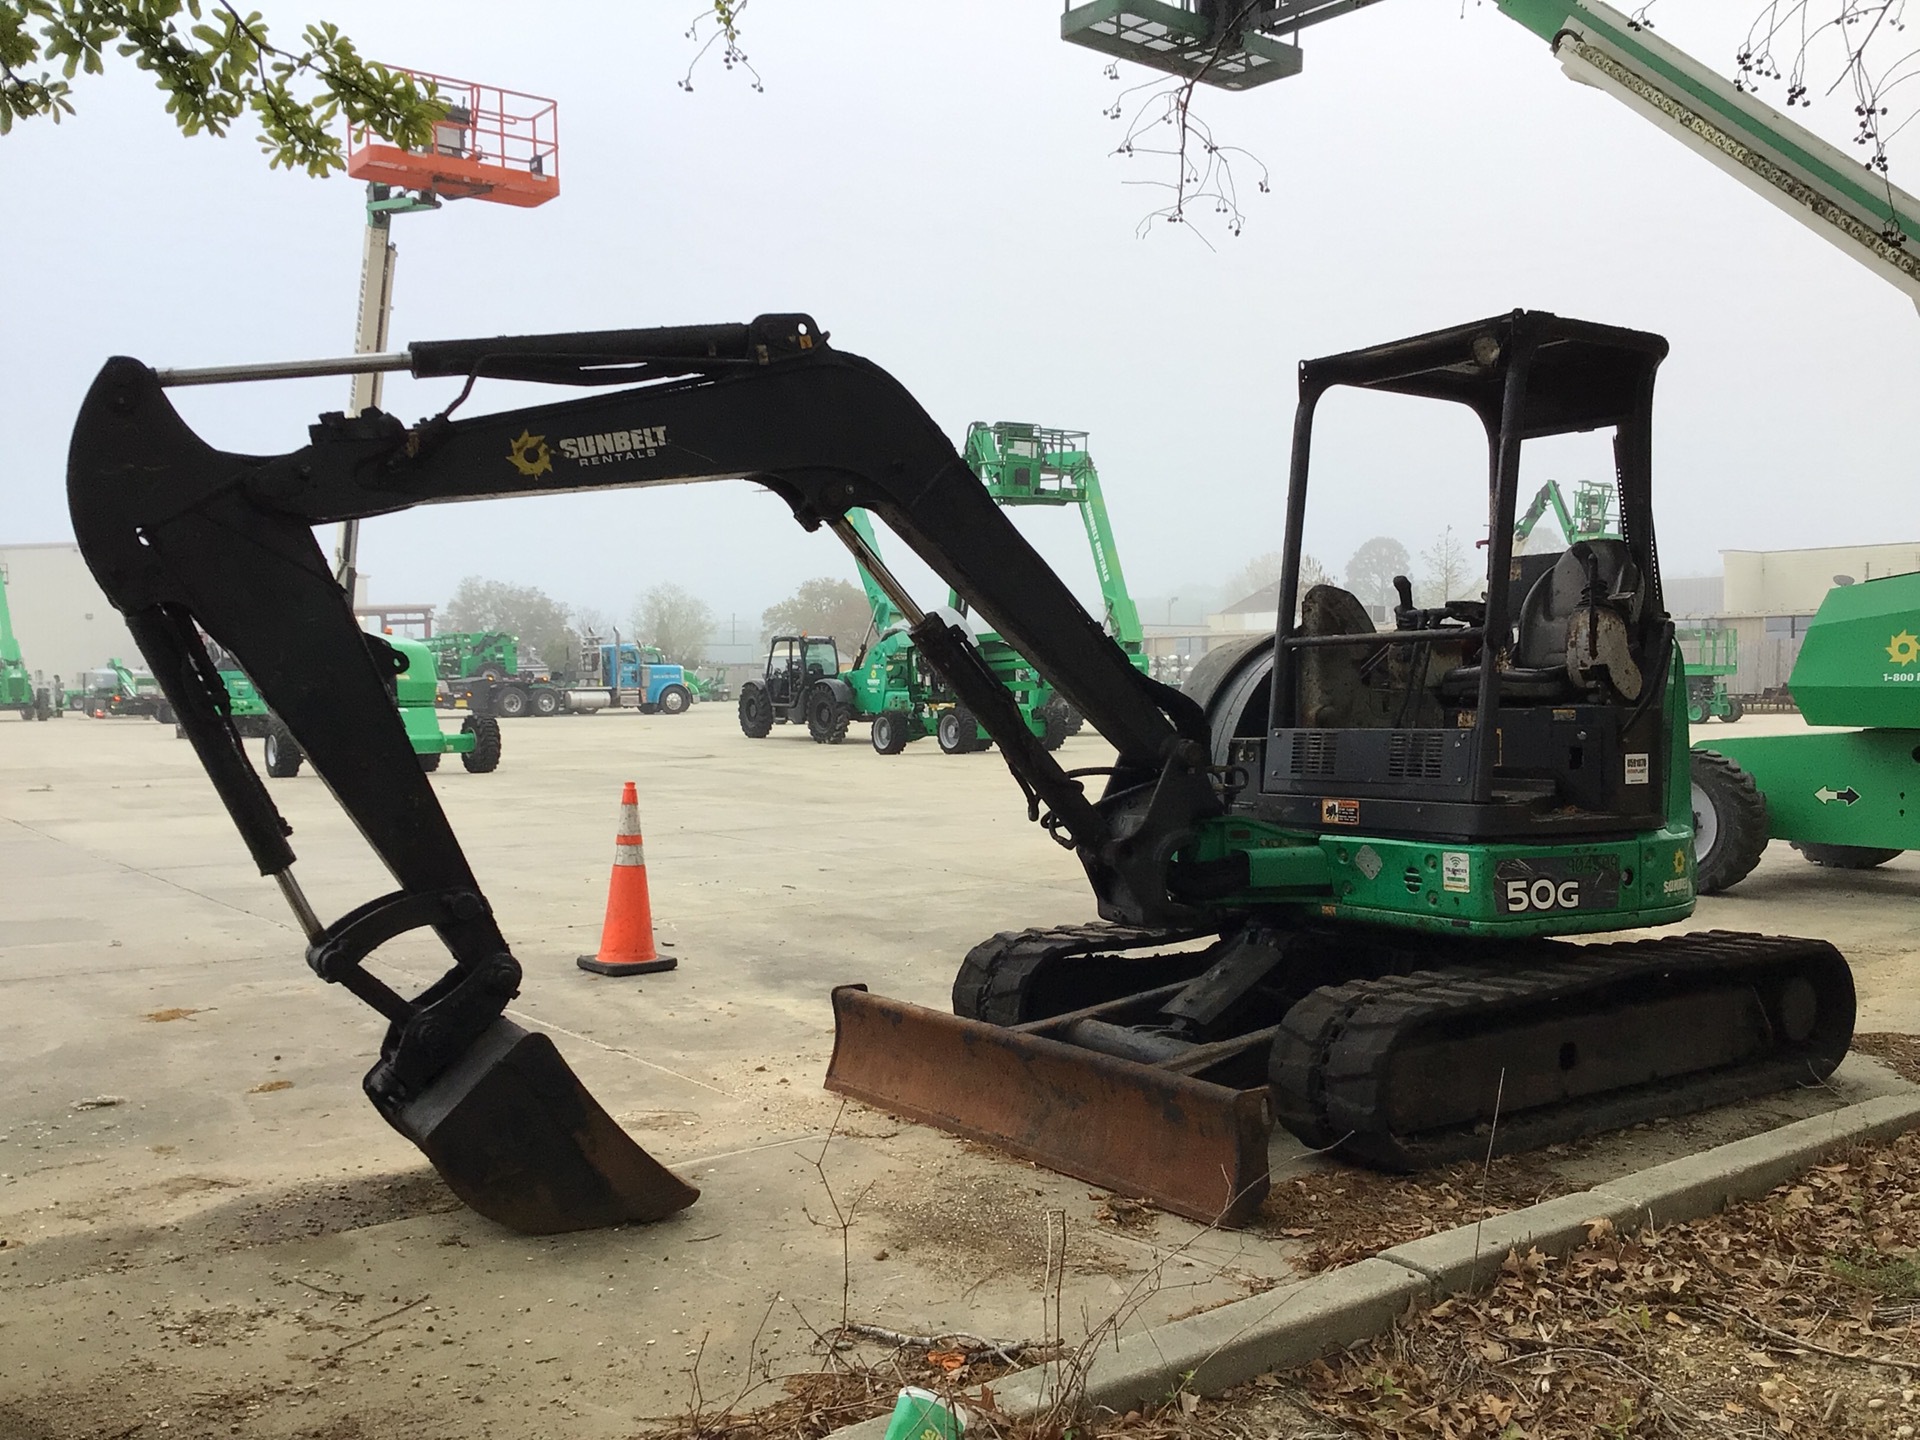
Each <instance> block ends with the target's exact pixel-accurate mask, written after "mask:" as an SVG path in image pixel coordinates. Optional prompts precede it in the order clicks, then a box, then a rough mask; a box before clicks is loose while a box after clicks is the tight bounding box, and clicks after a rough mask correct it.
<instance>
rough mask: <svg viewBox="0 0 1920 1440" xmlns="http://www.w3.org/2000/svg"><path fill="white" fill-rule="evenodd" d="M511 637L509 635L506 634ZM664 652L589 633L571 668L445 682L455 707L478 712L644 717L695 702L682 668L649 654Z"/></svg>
mask: <svg viewBox="0 0 1920 1440" xmlns="http://www.w3.org/2000/svg"><path fill="white" fill-rule="evenodd" d="M507 638H511V637H507ZM649 652H651V654H653V655H658V654H659V653H660V652H659V651H657V650H653V649H652V647H651V646H641V645H638V644H635V643H634V642H633V641H631V640H622V639H621V638H620V637H619V635H618V633H616V634H615V635H614V636H613V638H612V639H610V640H603V639H601V638H600V637H599V636H598V635H594V634H592V633H591V632H589V633H588V635H587V636H586V637H585V638H584V639H583V640H582V641H581V644H580V657H579V665H578V668H577V669H576V670H574V671H572V672H564V671H527V672H522V673H517V674H506V675H503V676H501V677H499V678H494V677H490V676H486V675H478V674H476V675H471V676H467V677H464V678H459V679H451V680H446V679H443V682H442V683H443V684H444V685H445V687H446V691H447V694H448V696H449V698H450V700H451V701H452V703H454V704H456V705H462V704H463V705H465V706H466V708H467V709H469V710H471V711H472V712H473V713H474V714H476V715H492V716H498V717H499V718H501V719H506V720H512V719H517V718H519V717H520V716H522V715H539V716H547V715H591V714H594V713H595V712H597V711H601V710H637V711H639V712H640V713H641V714H643V715H653V714H661V715H680V714H683V713H685V712H686V711H687V710H688V709H689V708H690V707H691V706H692V704H693V690H692V688H691V687H690V686H689V685H688V683H687V672H686V669H685V667H684V666H680V665H675V664H671V663H668V662H665V661H661V660H653V659H649V658H648V654H649Z"/></svg>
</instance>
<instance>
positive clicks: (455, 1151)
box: [381, 1020, 700, 1235]
mask: <svg viewBox="0 0 1920 1440" xmlns="http://www.w3.org/2000/svg"><path fill="white" fill-rule="evenodd" d="M381 1108H382V1113H383V1114H385V1115H386V1117H387V1120H388V1121H389V1122H390V1123H391V1124H392V1125H393V1128H394V1129H396V1130H398V1131H399V1132H400V1133H401V1134H402V1135H404V1136H406V1137H407V1138H408V1139H409V1140H411V1141H413V1143H414V1144H416V1145H418V1146H419V1147H420V1148H421V1149H422V1150H423V1151H425V1152H426V1156H427V1158H428V1159H429V1160H431V1161H432V1162H433V1168H434V1169H436V1170H438V1171H439V1172H440V1175H441V1178H442V1179H444V1180H445V1181H446V1182H447V1185H448V1186H449V1187H450V1188H451V1189H452V1190H453V1193H454V1194H456V1195H458V1196H459V1197H460V1198H461V1199H462V1200H464V1201H466V1202H467V1204H469V1205H471V1206H472V1207H473V1208H474V1209H475V1210H478V1211H479V1212H480V1213H481V1214H482V1215H485V1216H486V1217H487V1218H488V1219H489V1220H497V1221H498V1222H499V1223H500V1224H502V1225H505V1226H508V1227H509V1228H511V1229H514V1230H518V1231H520V1232H521V1233H523V1234H526V1235H555V1234H559V1233H560V1232H562V1231H567V1230H592V1229H597V1228H599V1227H600V1226H604V1225H618V1224H620V1223H622V1222H623V1221H633V1220H659V1219H662V1218H663V1217H665V1216H668V1215H671V1214H673V1212H674V1211H676V1210H683V1209H685V1208H686V1207H687V1206H689V1205H691V1204H692V1203H693V1202H694V1201H695V1200H697V1199H698V1198H699V1196H700V1192H699V1191H698V1190H696V1189H694V1188H693V1186H691V1185H689V1184H687V1183H686V1182H685V1181H683V1180H681V1179H680V1178H679V1177H678V1176H676V1175H675V1174H674V1173H673V1172H672V1171H670V1170H668V1169H667V1168H666V1167H665V1166H664V1165H662V1164H660V1162H659V1161H657V1160H655V1159H654V1158H653V1157H652V1156H651V1155H649V1154H647V1152H646V1151H645V1150H642V1149H641V1148H640V1147H639V1146H638V1145H636V1144H635V1143H634V1142H633V1138H632V1137H631V1136H630V1135H628V1134H627V1132H626V1131H624V1130H622V1129H621V1128H620V1127H619V1126H618V1125H617V1124H615V1123H614V1120H613V1117H612V1116H611V1115H609V1114H607V1112H606V1111H605V1110H602V1109H601V1108H600V1105H599V1102H597V1101H596V1100H595V1099H594V1098H593V1096H592V1095H590V1094H588V1093H587V1087H586V1086H584V1085H582V1084H581V1083H580V1077H579V1076H577V1075H575V1074H574V1073H573V1067H572V1066H570V1065H568V1064H567V1062H566V1060H565V1059H563V1058H562V1057H561V1054H560V1052H559V1051H558V1050H556V1049H554V1046H553V1042H552V1041H551V1040H549V1039H548V1038H547V1037H546V1036H545V1035H539V1034H534V1033H532V1032H529V1031H526V1030H523V1029H521V1028H520V1027H519V1026H518V1025H515V1024H514V1023H513V1022H512V1021H510V1020H496V1021H494V1022H493V1024H492V1025H491V1026H490V1027H489V1028H488V1029H487V1030H486V1031H485V1033H483V1034H482V1035H481V1036H480V1038H479V1039H478V1040H476V1041H475V1042H474V1043H473V1045H472V1046H471V1048H469V1049H468V1051H467V1053H466V1054H465V1055H463V1056H461V1057H460V1059H459V1060H457V1061H456V1062H454V1064H453V1065H452V1066H451V1067H450V1068H449V1069H447V1070H446V1071H445V1072H444V1073H443V1074H442V1075H441V1076H440V1077H439V1078H438V1079H436V1080H435V1081H434V1082H433V1083H432V1084H431V1085H429V1086H428V1087H427V1088H426V1089H425V1090H424V1091H422V1092H421V1093H420V1094H419V1095H418V1096H417V1097H415V1098H414V1099H412V1100H408V1101H405V1102H403V1103H401V1104H400V1105H398V1106H397V1107H395V1108H393V1109H388V1108H387V1107H384V1106H383V1107H381Z"/></svg>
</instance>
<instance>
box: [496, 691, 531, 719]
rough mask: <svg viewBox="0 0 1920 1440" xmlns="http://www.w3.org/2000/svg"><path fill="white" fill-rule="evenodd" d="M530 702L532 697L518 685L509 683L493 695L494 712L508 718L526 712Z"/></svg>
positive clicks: (513, 717)
mask: <svg viewBox="0 0 1920 1440" xmlns="http://www.w3.org/2000/svg"><path fill="white" fill-rule="evenodd" d="M532 704H533V700H532V698H531V697H530V696H528V694H527V692H526V691H524V690H522V689H521V688H520V687H519V686H518V685H509V686H507V687H506V688H505V689H503V690H500V691H498V692H497V693H496V694H495V695H494V697H493V708H494V712H495V713H496V714H498V715H500V716H501V717H503V718H504V719H508V720H515V719H518V718H519V717H520V716H522V715H524V714H526V713H527V710H528V709H529V708H530V707H531V706H532Z"/></svg>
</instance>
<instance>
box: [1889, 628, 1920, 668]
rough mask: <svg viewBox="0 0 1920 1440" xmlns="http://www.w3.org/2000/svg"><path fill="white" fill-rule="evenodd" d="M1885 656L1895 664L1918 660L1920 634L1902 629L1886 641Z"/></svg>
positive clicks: (1905, 663) (1906, 663)
mask: <svg viewBox="0 0 1920 1440" xmlns="http://www.w3.org/2000/svg"><path fill="white" fill-rule="evenodd" d="M1887 658H1888V659H1889V660H1891V661H1892V662H1893V663H1894V664H1896V665H1911V664H1913V662H1914V661H1916V660H1920V635H1915V634H1914V633H1913V632H1912V631H1911V630H1902V631H1901V632H1900V633H1899V634H1898V635H1896V636H1894V637H1893V639H1891V640H1889V641H1888V642H1887Z"/></svg>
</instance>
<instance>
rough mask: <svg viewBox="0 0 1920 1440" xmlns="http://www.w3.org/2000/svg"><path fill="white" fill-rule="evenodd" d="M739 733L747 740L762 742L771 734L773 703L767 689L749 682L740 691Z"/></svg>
mask: <svg viewBox="0 0 1920 1440" xmlns="http://www.w3.org/2000/svg"><path fill="white" fill-rule="evenodd" d="M739 709H740V733H741V734H742V735H745V736H746V737H747V738H748V739H749V740H764V739H766V738H767V736H768V735H770V734H772V733H773V701H772V700H770V699H768V698H767V687H766V686H764V685H755V684H753V683H751V682H749V683H748V684H747V685H746V686H745V687H744V688H743V689H742V690H741V691H740V706H739Z"/></svg>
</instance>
